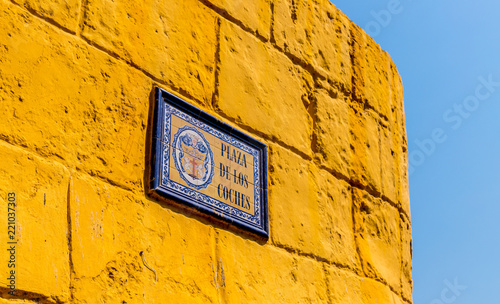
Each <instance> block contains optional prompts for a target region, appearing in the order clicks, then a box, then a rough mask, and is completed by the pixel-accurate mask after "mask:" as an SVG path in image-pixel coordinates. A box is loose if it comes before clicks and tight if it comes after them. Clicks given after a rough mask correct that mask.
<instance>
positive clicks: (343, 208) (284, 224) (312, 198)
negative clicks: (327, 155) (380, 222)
mask: <svg viewBox="0 0 500 304" xmlns="http://www.w3.org/2000/svg"><path fill="white" fill-rule="evenodd" d="M269 166H270V186H269V213H270V215H269V218H270V225H271V238H272V241H273V243H275V244H277V245H278V246H280V247H283V248H293V249H295V250H299V251H301V252H304V253H308V254H312V255H315V256H318V257H321V258H323V259H327V260H329V261H332V262H335V263H339V264H342V265H347V266H349V267H351V268H355V267H356V265H357V261H356V258H355V256H356V248H355V243H354V235H353V223H352V205H351V200H350V196H351V195H350V188H349V185H348V184H347V183H345V182H343V181H340V180H337V179H336V178H334V177H333V176H332V175H331V174H330V173H328V172H327V171H324V170H319V169H317V168H315V167H314V165H310V164H308V162H307V161H305V160H304V159H302V158H301V157H299V156H297V155H294V154H293V153H291V152H289V151H287V150H285V149H283V148H281V147H278V146H275V145H272V146H270V163H269Z"/></svg>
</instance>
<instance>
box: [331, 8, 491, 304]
mask: <svg viewBox="0 0 500 304" xmlns="http://www.w3.org/2000/svg"><path fill="white" fill-rule="evenodd" d="M332 2H333V3H334V4H335V5H336V6H337V7H338V8H339V9H341V10H342V11H343V12H344V13H345V14H346V15H347V16H348V17H349V18H350V19H351V20H352V21H354V22H355V23H356V24H358V25H359V26H361V27H362V28H364V29H365V30H366V31H367V32H368V33H369V34H371V35H372V37H373V38H374V39H375V41H377V42H378V43H379V44H380V45H381V46H382V48H383V49H384V50H386V51H387V52H388V53H389V54H390V55H391V57H392V59H393V60H394V62H395V63H396V66H397V67H398V70H399V73H400V74H401V77H402V79H403V84H404V89H405V113H406V126H407V135H408V144H409V147H408V151H409V153H410V154H409V156H410V165H412V166H413V167H414V170H413V172H412V173H411V175H410V199H411V212H412V228H413V280H414V288H413V299H414V303H416V304H439V303H447V304H449V303H454V304H460V303H473V304H476V303H481V304H493V303H494V304H498V303H500V275H499V273H500V260H499V258H500V224H499V223H500V204H499V203H500V199H499V197H500V160H499V158H500V153H499V152H500V16H499V13H500V2H499V1H493V0H488V1H486V0H478V1H465V0H456V1H429V0H421V1H411V0H399V1H398V0H383V1H360V0H333V1H332ZM389 9H392V12H390V10H389ZM381 11H385V12H386V13H380V12H381ZM387 12H388V13H389V14H387ZM376 16H378V17H376ZM381 16H383V17H385V18H381ZM435 132H437V133H439V134H440V136H437V137H434V138H433V133H435ZM436 139H437V140H436ZM455 280H456V283H458V284H459V285H460V286H466V287H467V288H466V289H461V290H458V291H457V292H456V294H453V293H445V298H442V293H443V291H444V290H445V289H446V288H447V282H448V283H451V284H452V285H453V284H455ZM446 297H448V298H446Z"/></svg>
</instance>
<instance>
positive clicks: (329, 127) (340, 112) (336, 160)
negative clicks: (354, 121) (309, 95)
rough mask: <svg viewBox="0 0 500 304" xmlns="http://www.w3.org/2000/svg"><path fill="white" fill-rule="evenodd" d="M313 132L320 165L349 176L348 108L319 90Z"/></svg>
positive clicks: (343, 102)
mask: <svg viewBox="0 0 500 304" xmlns="http://www.w3.org/2000/svg"><path fill="white" fill-rule="evenodd" d="M315 99H316V103H315V115H316V117H315V119H316V121H315V126H316V128H315V130H314V138H315V139H316V145H317V146H316V147H313V149H316V150H317V153H316V156H317V157H318V158H319V161H320V163H321V164H322V165H323V166H325V167H327V168H329V169H331V170H333V171H335V172H338V173H340V174H342V175H344V176H346V177H348V176H349V162H350V159H349V156H350V145H349V106H348V104H347V103H346V102H345V101H343V100H340V99H336V98H332V97H331V96H329V95H328V93H327V92H325V91H323V90H320V91H318V92H316V94H315Z"/></svg>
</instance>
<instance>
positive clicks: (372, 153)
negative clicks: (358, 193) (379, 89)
mask: <svg viewBox="0 0 500 304" xmlns="http://www.w3.org/2000/svg"><path fill="white" fill-rule="evenodd" d="M349 142H350V148H351V150H350V155H349V159H350V170H349V171H350V178H351V180H353V181H354V182H356V183H359V184H361V185H363V186H365V187H368V188H370V189H372V190H374V191H376V192H378V193H381V191H382V185H381V174H382V167H381V162H380V133H379V120H378V115H377V114H376V113H375V112H373V111H371V110H369V109H365V108H363V107H362V106H361V105H360V104H359V103H357V102H355V101H354V102H350V104H349Z"/></svg>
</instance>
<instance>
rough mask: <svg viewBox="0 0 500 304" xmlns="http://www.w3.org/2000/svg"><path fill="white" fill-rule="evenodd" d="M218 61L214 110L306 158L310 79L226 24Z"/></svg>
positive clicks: (267, 48) (270, 49)
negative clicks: (217, 94) (275, 140)
mask: <svg viewBox="0 0 500 304" xmlns="http://www.w3.org/2000/svg"><path fill="white" fill-rule="evenodd" d="M220 59H221V63H220V64H221V67H220V74H219V98H218V102H217V105H216V106H217V108H218V109H219V110H220V111H221V112H222V113H223V114H224V115H225V116H228V117H230V118H232V119H234V120H235V121H236V123H237V124H241V125H244V126H247V127H249V128H251V129H253V130H255V131H256V132H260V133H263V134H266V135H267V136H268V137H271V138H275V139H277V140H278V141H281V142H283V143H285V144H286V145H289V146H292V147H294V148H296V149H298V150H300V151H302V152H303V153H306V154H310V153H311V152H310V150H311V132H312V119H311V117H310V116H309V114H308V111H307V106H308V104H307V103H308V99H307V98H308V96H309V92H310V89H309V88H310V86H311V83H312V78H311V76H310V75H309V74H308V73H307V72H305V71H304V70H302V69H301V68H300V67H297V66H296V65H294V64H293V62H292V61H290V60H289V59H288V58H287V57H286V56H284V55H282V54H280V53H279V52H277V51H276V50H274V49H273V48H270V47H269V46H268V45H266V44H263V43H262V42H261V41H260V40H258V39H257V38H255V37H254V36H252V35H250V34H249V33H247V32H245V31H243V30H241V29H240V28H238V27H237V26H235V25H233V24H231V23H229V22H225V21H224V22H222V25H221V52H220ZM304 100H305V101H306V102H304Z"/></svg>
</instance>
